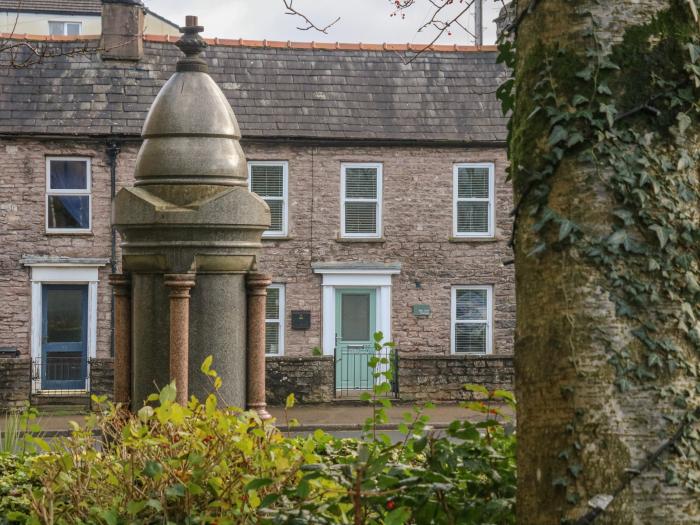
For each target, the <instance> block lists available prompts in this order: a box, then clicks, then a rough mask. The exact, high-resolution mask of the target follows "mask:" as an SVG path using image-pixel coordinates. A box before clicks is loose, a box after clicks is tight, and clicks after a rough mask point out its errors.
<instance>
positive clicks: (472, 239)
mask: <svg viewBox="0 0 700 525" xmlns="http://www.w3.org/2000/svg"><path fill="white" fill-rule="evenodd" d="M503 240H504V238H503V237H496V236H494V237H450V238H449V241H450V242H455V243H461V242H466V243H489V242H500V241H503Z"/></svg>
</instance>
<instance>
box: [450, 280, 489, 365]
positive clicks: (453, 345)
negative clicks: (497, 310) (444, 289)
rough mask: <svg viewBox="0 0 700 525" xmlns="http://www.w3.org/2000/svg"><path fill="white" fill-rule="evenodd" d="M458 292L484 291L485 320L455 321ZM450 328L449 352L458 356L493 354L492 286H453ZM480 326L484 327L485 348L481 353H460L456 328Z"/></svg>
mask: <svg viewBox="0 0 700 525" xmlns="http://www.w3.org/2000/svg"><path fill="white" fill-rule="evenodd" d="M460 290H485V291H486V318H485V319H457V292H458V291H460ZM451 324H452V327H451V337H450V340H451V344H450V346H451V352H452V353H453V354H458V355H488V354H491V353H493V287H492V286H453V287H452V323H451ZM458 325H481V326H485V327H486V338H485V345H486V346H485V348H484V351H483V352H460V351H458V350H457V347H456V346H457V326H458Z"/></svg>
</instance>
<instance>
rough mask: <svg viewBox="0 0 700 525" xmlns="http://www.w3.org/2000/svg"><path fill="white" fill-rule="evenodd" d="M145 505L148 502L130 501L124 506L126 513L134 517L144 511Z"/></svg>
mask: <svg viewBox="0 0 700 525" xmlns="http://www.w3.org/2000/svg"><path fill="white" fill-rule="evenodd" d="M147 503H148V502H147V501H146V500H142V501H130V502H129V503H127V505H126V511H127V512H128V513H129V514H131V515H132V516H134V515H136V514H138V513H139V512H141V511H142V510H143V509H145V508H146V504H147Z"/></svg>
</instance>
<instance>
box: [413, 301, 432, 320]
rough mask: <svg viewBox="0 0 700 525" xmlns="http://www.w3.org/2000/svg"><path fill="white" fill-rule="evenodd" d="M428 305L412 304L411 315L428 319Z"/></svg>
mask: <svg viewBox="0 0 700 525" xmlns="http://www.w3.org/2000/svg"><path fill="white" fill-rule="evenodd" d="M430 313H431V311H430V305H429V304H414V305H413V315H415V316H416V317H428V316H429V315H430Z"/></svg>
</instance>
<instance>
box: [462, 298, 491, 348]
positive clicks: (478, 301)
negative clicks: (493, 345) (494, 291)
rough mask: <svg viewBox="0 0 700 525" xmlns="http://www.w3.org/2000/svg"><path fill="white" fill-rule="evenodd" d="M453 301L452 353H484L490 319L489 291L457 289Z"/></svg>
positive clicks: (486, 345) (487, 341)
mask: <svg viewBox="0 0 700 525" xmlns="http://www.w3.org/2000/svg"><path fill="white" fill-rule="evenodd" d="M454 301H455V304H454V320H453V322H454V327H453V328H454V332H453V337H454V341H453V345H454V352H455V353H482V354H483V353H486V352H487V351H488V345H489V336H488V334H489V330H490V317H491V316H490V312H489V289H488V288H457V289H455V290H454Z"/></svg>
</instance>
